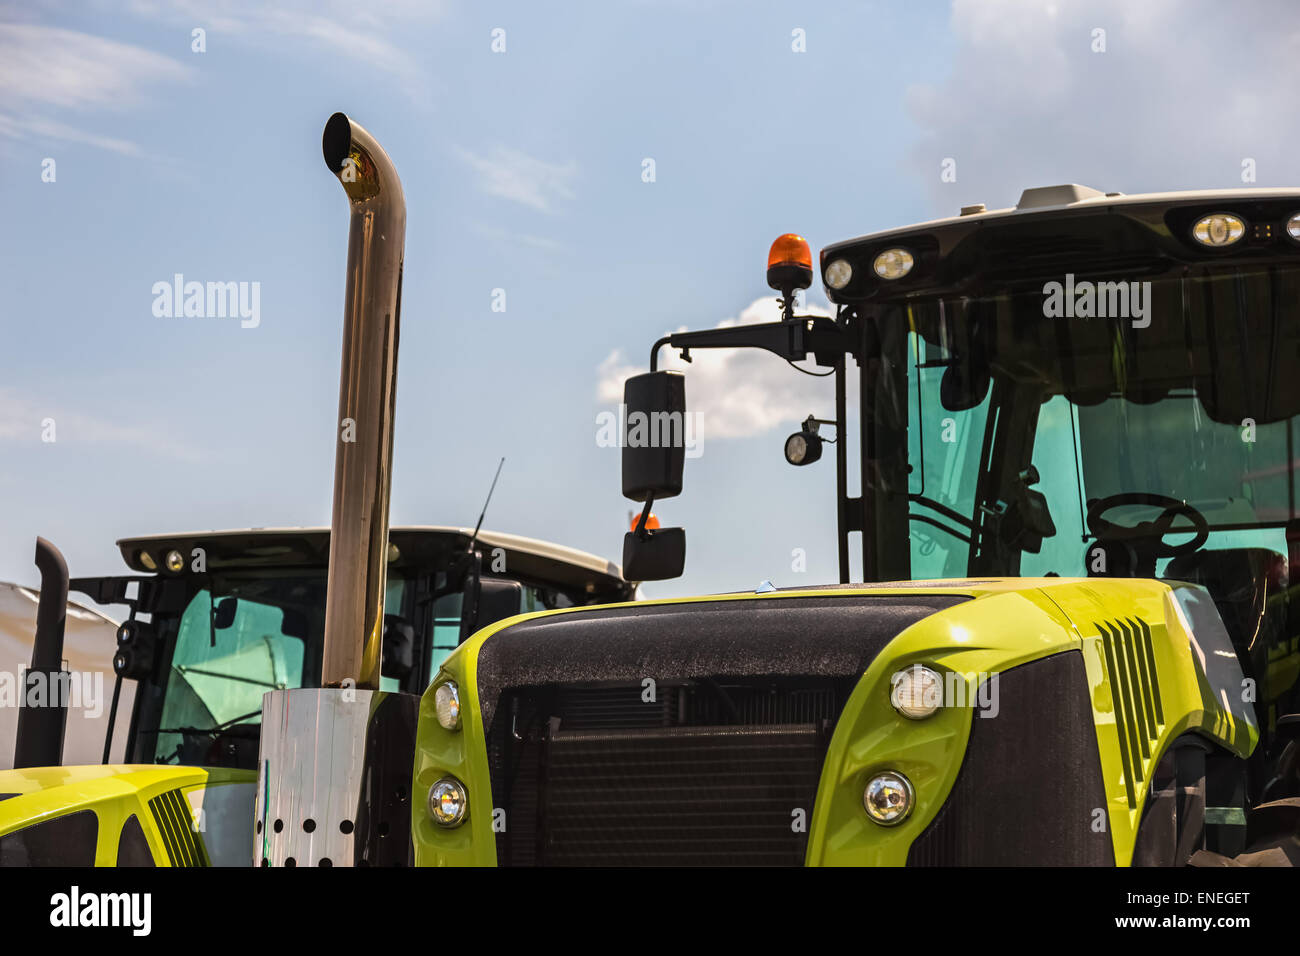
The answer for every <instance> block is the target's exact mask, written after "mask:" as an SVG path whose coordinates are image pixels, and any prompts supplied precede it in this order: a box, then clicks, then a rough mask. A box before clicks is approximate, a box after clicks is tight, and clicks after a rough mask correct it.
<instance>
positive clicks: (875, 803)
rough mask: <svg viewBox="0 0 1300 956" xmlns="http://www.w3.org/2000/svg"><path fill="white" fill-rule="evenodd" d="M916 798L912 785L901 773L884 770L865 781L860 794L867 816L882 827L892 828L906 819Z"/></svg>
mask: <svg viewBox="0 0 1300 956" xmlns="http://www.w3.org/2000/svg"><path fill="white" fill-rule="evenodd" d="M915 802H916V796H915V794H914V793H913V792H912V784H911V783H910V782H909V781H908V779H907V778H906V777H904V776H903V775H902V774H901V773H895V772H894V771H893V770H886V771H884V772H883V773H878V774H876V775H875V776H874V777H872V778H871V779H870V780H868V781H867V789H866V790H864V791H863V793H862V805H863V806H864V807H866V810H867V816H869V817H871V819H872V820H873V821H874V822H875V823H879V824H880V825H881V826H882V827H892V826H894V825H895V824H898V823H902V822H903V821H904V820H906V819H907V815H908V814H909V813H911V812H912V804H913V803H915Z"/></svg>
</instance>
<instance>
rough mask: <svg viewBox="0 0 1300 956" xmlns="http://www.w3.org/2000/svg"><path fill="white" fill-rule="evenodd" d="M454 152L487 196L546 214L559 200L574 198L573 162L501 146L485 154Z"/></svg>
mask: <svg viewBox="0 0 1300 956" xmlns="http://www.w3.org/2000/svg"><path fill="white" fill-rule="evenodd" d="M456 152H457V155H459V156H460V158H461V160H462V161H464V163H465V164H466V165H467V166H469V167H470V168H471V169H473V170H474V172H475V173H477V174H478V186H479V188H480V189H481V190H483V191H484V192H485V193H487V194H488V195H489V196H498V197H500V198H502V199H509V200H511V201H512V202H517V203H523V204H524V205H525V206H530V207H532V208H533V209H537V210H540V211H541V212H549V211H550V210H551V209H552V208H553V207H554V204H555V203H556V202H557V201H559V200H567V199H572V198H574V195H575V194H574V191H573V180H574V178H575V177H576V176H577V174H578V168H577V165H576V164H575V163H573V162H572V161H570V162H568V163H563V164H559V163H548V162H545V161H543V160H540V159H534V158H533V157H532V156H529V155H528V154H527V153H523V152H520V151H519V150H517V149H505V148H503V147H496V148H495V149H493V150H492V151H491V152H489V153H487V154H486V155H481V154H478V153H474V152H471V151H470V150H468V149H457V151H456Z"/></svg>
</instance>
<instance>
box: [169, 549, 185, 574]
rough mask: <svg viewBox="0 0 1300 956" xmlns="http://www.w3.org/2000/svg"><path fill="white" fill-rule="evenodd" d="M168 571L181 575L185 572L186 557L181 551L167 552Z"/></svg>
mask: <svg viewBox="0 0 1300 956" xmlns="http://www.w3.org/2000/svg"><path fill="white" fill-rule="evenodd" d="M167 570H168V571H170V572H171V573H172V574H180V573H181V572H182V571H184V570H185V555H183V554H181V553H180V552H179V551H168V552H167Z"/></svg>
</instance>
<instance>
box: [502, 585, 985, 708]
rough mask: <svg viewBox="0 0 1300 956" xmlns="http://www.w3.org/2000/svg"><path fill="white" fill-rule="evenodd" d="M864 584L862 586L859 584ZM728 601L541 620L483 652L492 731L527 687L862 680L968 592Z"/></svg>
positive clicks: (506, 631)
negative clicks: (878, 660) (920, 624)
mask: <svg viewBox="0 0 1300 956" xmlns="http://www.w3.org/2000/svg"><path fill="white" fill-rule="evenodd" d="M859 587H860V586H859ZM800 593H802V594H803V595H804V596H802V597H794V596H791V597H788V598H785V597H780V596H777V595H771V594H768V595H763V596H762V598H761V599H757V600H755V599H751V598H753V596H752V595H735V596H731V595H726V596H720V597H716V598H714V599H712V600H709V599H696V600H693V601H689V602H668V603H661V604H645V603H641V604H630V605H615V606H611V607H607V608H599V609H592V610H590V611H583V612H582V613H572V614H555V615H540V616H537V617H533V618H531V619H529V620H527V621H523V622H521V623H519V624H516V625H515V626H513V627H505V628H503V629H502V630H500V631H497V632H496V633H495V634H494V635H493V636H492V637H491V638H489V639H487V640H486V641H484V642H483V644H482V647H481V648H480V650H479V653H478V666H477V682H478V699H479V701H480V706H481V707H482V713H483V723H484V725H485V726H488V727H490V726H492V720H493V716H494V711H495V708H496V705H497V702H498V699H499V698H500V697H501V695H502V694H503V693H507V692H509V691H511V690H515V689H518V688H525V687H541V686H547V685H573V684H591V683H598V682H605V681H610V682H618V683H623V684H627V683H630V684H633V685H637V686H639V685H641V683H642V682H643V681H645V680H647V679H651V680H653V681H655V682H656V683H664V682H669V683H672V682H692V681H718V680H727V679H733V678H735V679H748V678H764V677H794V678H799V677H811V678H823V679H852V680H856V679H857V678H859V677H861V676H862V674H863V673H864V672H865V671H866V669H867V667H868V666H869V665H870V664H871V662H872V660H874V659H875V657H876V655H877V654H878V653H880V651H881V649H882V648H884V646H885V645H886V644H887V643H889V641H890V640H892V639H893V638H894V637H895V636H897V635H898V634H899V633H900V632H902V631H903V630H904V629H905V628H907V627H909V626H910V625H912V624H914V623H916V622H917V621H919V620H921V619H922V618H924V617H928V616H929V615H931V614H934V613H936V612H938V611H942V610H944V609H946V608H949V607H952V606H953V605H955V604H960V603H962V602H963V601H967V600H969V599H970V597H969V595H964V594H953V593H947V594H926V593H922V592H919V591H916V590H913V591H911V592H910V593H909V592H906V591H904V592H903V593H893V594H875V593H870V592H869V591H868V592H865V593H862V594H858V595H853V596H848V595H844V596H840V595H835V596H832V595H830V594H826V595H825V596H808V592H800Z"/></svg>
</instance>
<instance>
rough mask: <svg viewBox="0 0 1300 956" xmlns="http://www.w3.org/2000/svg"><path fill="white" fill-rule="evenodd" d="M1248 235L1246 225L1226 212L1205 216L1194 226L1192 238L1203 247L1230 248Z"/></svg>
mask: <svg viewBox="0 0 1300 956" xmlns="http://www.w3.org/2000/svg"><path fill="white" fill-rule="evenodd" d="M1245 234H1246V224H1245V223H1244V222H1242V221H1241V219H1239V218H1238V217H1236V216H1234V215H1232V214H1231V213H1226V212H1216V213H1214V215H1212V216H1205V217H1203V218H1201V219H1198V220H1197V221H1196V225H1194V226H1192V238H1193V239H1195V240H1196V241H1197V242H1199V243H1200V244H1201V245H1203V246H1218V247H1221V246H1230V245H1232V244H1233V243H1234V242H1236V241H1238V240H1239V239H1240V238H1241V237H1242V236H1244V235H1245Z"/></svg>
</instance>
